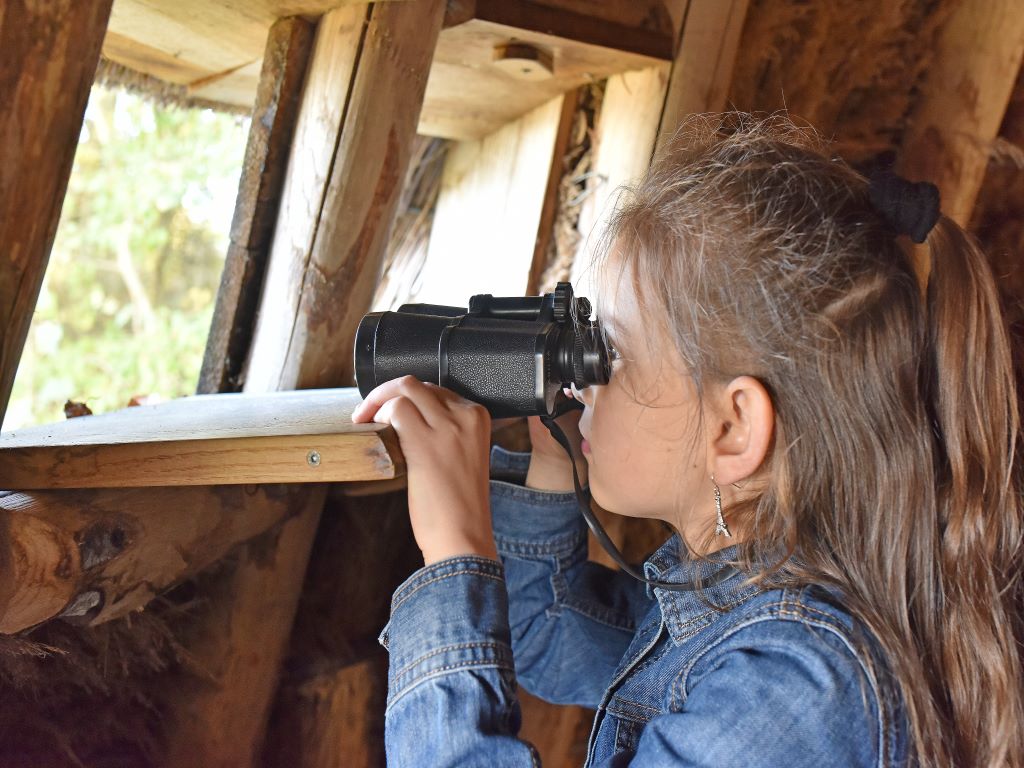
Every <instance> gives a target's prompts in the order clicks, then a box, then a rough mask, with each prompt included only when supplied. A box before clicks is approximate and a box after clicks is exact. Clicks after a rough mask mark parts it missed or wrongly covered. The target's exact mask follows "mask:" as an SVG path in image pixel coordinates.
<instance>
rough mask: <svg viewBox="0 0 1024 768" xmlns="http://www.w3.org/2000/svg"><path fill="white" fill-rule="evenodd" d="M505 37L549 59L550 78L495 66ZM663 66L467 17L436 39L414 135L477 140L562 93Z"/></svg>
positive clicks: (645, 57) (652, 58)
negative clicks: (529, 76) (519, 74)
mask: <svg viewBox="0 0 1024 768" xmlns="http://www.w3.org/2000/svg"><path fill="white" fill-rule="evenodd" d="M500 18H504V17H500ZM559 31H564V30H559ZM567 34H568V32H567ZM510 40H515V41H517V42H519V43H523V44H527V45H531V46H534V47H535V48H537V49H539V50H542V51H544V52H546V53H548V54H550V55H551V57H552V59H553V72H552V75H551V77H550V78H547V79H543V80H523V79H519V78H516V77H515V76H513V75H512V74H510V73H509V72H508V71H506V70H505V69H502V68H501V67H499V66H496V65H495V51H496V49H498V48H499V47H500V46H503V45H506V44H507V43H508V42H509V41H510ZM661 62H662V60H661V59H659V58H657V57H655V56H649V55H642V54H638V53H631V52H624V51H619V50H616V49H615V48H613V47H607V46H602V45H594V44H592V43H588V42H580V41H578V40H575V39H573V38H568V37H558V36H557V35H553V34H547V33H545V32H540V31H536V30H531V29H521V28H519V27H515V26H511V25H509V24H502V23H498V22H494V21H488V20H486V19H471V20H470V21H467V22H465V23H463V24H459V25H458V26H455V27H451V28H449V29H446V30H444V32H442V34H441V39H440V40H439V42H438V45H437V52H436V54H435V55H434V61H433V64H432V65H431V68H430V80H429V81H428V83H427V95H426V102H425V104H424V108H423V114H422V116H421V118H420V124H419V132H420V133H421V134H423V135H426V136H441V137H444V138H451V139H462V140H475V139H480V138H483V137H484V136H488V135H490V134H492V133H494V132H495V131H497V130H499V129H500V128H501V127H502V126H504V125H506V124H508V123H509V122H511V121H513V120H516V119H518V118H519V117H522V116H523V115H525V114H526V113H527V112H530V111H531V110H533V109H536V108H537V107H539V106H541V105H542V104H544V103H547V102H549V101H550V100H551V99H553V98H555V97H556V96H559V95H561V94H562V93H565V92H566V91H569V90H572V89H574V88H577V87H579V86H581V85H583V84H585V83H589V82H593V81H595V80H600V79H602V78H605V77H609V76H610V75H614V74H617V73H620V72H626V71H630V70H635V69H646V68H648V67H653V66H657V65H658V64H659V63H661Z"/></svg>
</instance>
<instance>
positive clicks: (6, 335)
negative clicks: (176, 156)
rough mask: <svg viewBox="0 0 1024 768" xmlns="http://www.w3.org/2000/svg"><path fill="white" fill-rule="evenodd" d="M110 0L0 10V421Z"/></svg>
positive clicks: (23, 3)
mask: <svg viewBox="0 0 1024 768" xmlns="http://www.w3.org/2000/svg"><path fill="white" fill-rule="evenodd" d="M110 5H111V0H96V1H95V2H89V3H79V2H73V1H72V0H60V1H59V2H50V3H39V2H34V1H33V0H10V2H6V3H4V7H3V11H2V12H0V104H2V105H3V108H2V109H0V243H2V244H3V253H4V258H3V259H2V260H0V421H3V415H4V413H5V412H6V410H7V403H8V400H9V399H10V396H11V388H12V387H13V385H14V374H15V372H16V371H17V369H18V361H19V360H20V359H21V351H22V348H23V347H24V345H25V338H26V336H27V335H28V329H29V324H30V322H31V319H32V312H33V310H34V309H35V305H36V299H37V298H38V296H39V289H40V287H41V286H42V283H43V275H44V274H45V272H46V263H47V261H48V260H49V258H50V248H51V247H52V246H53V238H54V235H55V234H56V232H57V222H58V220H59V219H60V210H61V206H62V205H63V202H64V193H65V191H66V190H67V184H68V177H69V176H70V174H71V164H72V160H73V159H74V156H75V148H76V147H77V146H78V134H79V132H80V131H81V129H82V117H83V115H84V114H85V105H86V102H87V101H88V98H89V88H90V86H91V85H92V80H93V76H94V74H95V72H96V65H97V63H98V62H99V56H100V45H101V43H102V40H103V33H104V30H105V29H106V26H107V19H108V17H109V15H110Z"/></svg>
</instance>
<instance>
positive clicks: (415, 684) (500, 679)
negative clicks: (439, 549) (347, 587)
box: [380, 556, 540, 768]
mask: <svg viewBox="0 0 1024 768" xmlns="http://www.w3.org/2000/svg"><path fill="white" fill-rule="evenodd" d="M502 571H503V569H502V566H501V564H500V563H498V562H497V561H495V560H491V559H490V558H485V557H470V556H466V557H453V558H448V559H447V560H441V561H439V562H437V563H433V564H431V565H429V566H426V567H424V568H421V569H420V570H418V571H416V572H415V573H413V575H412V576H410V577H409V578H408V579H407V580H406V581H405V583H403V584H402V585H401V586H400V587H399V588H398V589H397V590H396V591H395V594H394V597H393V598H392V602H391V620H390V621H389V622H388V625H387V626H386V627H385V628H384V631H383V632H382V633H381V638H380V640H381V644H383V645H384V646H385V647H386V648H387V649H388V652H389V655H390V660H389V667H388V701H387V709H386V714H385V718H384V747H385V751H386V755H387V764H388V766H389V768H401V767H402V766H410V767H411V768H418V766H423V765H431V766H438V768H445V767H447V766H452V767H454V766H483V765H486V766H488V768H526V767H527V766H539V765H540V759H539V757H538V756H537V752H536V750H535V749H534V748H533V746H532V745H530V744H528V743H527V742H525V741H521V740H519V739H517V738H516V734H517V733H518V732H519V727H520V724H521V719H520V710H519V703H518V701H517V699H516V696H515V690H516V679H515V672H514V667H513V663H512V649H511V646H510V643H509V633H508V603H507V598H506V592H505V582H504V579H503V578H502Z"/></svg>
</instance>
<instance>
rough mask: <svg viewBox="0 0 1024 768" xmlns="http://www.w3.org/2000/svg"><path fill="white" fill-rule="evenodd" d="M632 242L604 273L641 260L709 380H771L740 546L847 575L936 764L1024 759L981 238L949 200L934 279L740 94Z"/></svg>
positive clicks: (1004, 410) (630, 202)
mask: <svg viewBox="0 0 1024 768" xmlns="http://www.w3.org/2000/svg"><path fill="white" fill-rule="evenodd" d="M613 242H614V243H615V245H616V247H615V248H614V253H615V258H614V259H611V258H608V256H609V254H610V253H611V251H612V249H611V248H607V247H606V248H604V249H601V252H603V255H604V256H605V258H602V257H601V255H599V257H598V260H597V262H596V265H597V266H598V270H599V273H600V271H601V270H604V269H606V268H608V267H609V266H610V264H611V263H612V262H613V261H614V263H615V264H616V265H617V266H618V267H619V269H622V270H625V271H626V272H628V274H630V275H631V276H632V279H633V281H634V287H635V288H636V293H637V297H638V301H639V302H640V307H641V311H642V313H643V316H644V317H645V318H646V319H647V320H648V321H649V322H651V323H652V324H654V325H656V326H661V330H663V331H665V332H667V334H668V336H669V338H671V339H672V341H673V343H674V344H675V346H676V348H677V349H678V352H679V354H680V355H681V356H682V359H683V361H684V362H685V363H686V365H687V367H688V368H689V370H690V371H691V373H692V375H693V377H694V380H695V382H696V384H697V388H698V392H702V391H704V387H705V386H706V385H707V384H708V383H711V382H719V381H728V380H729V379H731V378H732V377H734V376H737V375H741V374H746V375H752V376H756V377H757V378H758V379H759V380H760V381H761V382H762V383H763V385H764V386H765V388H766V389H767V390H768V391H769V393H770V394H771V397H772V401H773V405H774V407H775V413H776V421H775V438H774V441H773V446H772V450H771V452H770V456H769V458H768V460H767V462H766V472H767V475H768V488H767V491H766V492H764V493H763V494H762V495H761V496H759V497H758V498H757V499H755V500H753V501H751V502H749V503H746V504H744V505H742V506H737V507H734V508H733V509H730V510H726V514H727V517H728V519H729V520H730V521H737V522H738V524H739V527H740V528H741V529H742V530H744V531H745V532H746V535H745V537H744V542H743V544H742V545H741V555H740V558H739V560H740V562H741V563H742V564H743V565H744V566H745V567H746V568H747V569H748V570H754V565H753V564H755V563H766V562H769V561H770V560H771V559H772V558H773V556H776V555H777V553H778V552H784V553H785V557H784V558H783V559H782V560H779V558H778V557H775V562H776V567H774V568H771V569H769V571H767V572H762V574H761V578H762V579H763V580H764V581H765V582H766V583H767V584H771V585H801V584H831V585H836V586H838V587H839V588H840V589H841V591H842V593H843V595H844V604H845V606H846V608H847V609H848V610H849V611H850V612H851V613H852V614H853V615H854V616H855V617H856V618H857V619H858V620H859V621H860V622H861V623H862V624H863V625H864V626H866V627H867V628H868V629H869V630H870V632H871V633H872V635H873V636H874V637H875V638H876V639H877V641H878V643H879V645H880V646H881V648H882V649H883V651H884V654H885V657H886V662H887V665H888V667H889V670H890V671H891V674H892V675H893V676H894V677H895V679H896V680H897V681H898V684H899V688H900V693H901V695H902V698H903V701H904V705H905V708H906V712H907V715H908V718H909V724H910V736H911V738H912V742H913V748H914V750H915V752H916V759H917V761H918V762H919V764H921V765H926V766H932V765H934V766H949V765H957V766H997V765H999V766H1002V765H1013V766H1018V765H1024V682H1022V676H1021V647H1022V646H1021V644H1022V642H1024V633H1022V630H1021V618H1020V617H1021V604H1022V599H1021V598H1022V594H1021V578H1020V569H1021V565H1022V558H1021V554H1022V552H1021V534H1022V519H1021V517H1022V508H1021V499H1020V493H1021V478H1020V470H1019V464H1020V462H1019V460H1018V456H1017V453H1016V448H1017V443H1018V439H1019V429H1018V426H1019V425H1018V412H1017V393H1016V390H1015V384H1014V375H1013V368H1012V365H1011V359H1010V347H1009V341H1008V335H1007V331H1006V328H1005V323H1004V320H1003V315H1002V312H1001V308H1000V303H999V297H998V294H997V291H996V286H995V282H994V279H993V276H992V273H991V271H990V269H989V266H988V264H987V262H986V260H985V258H984V256H983V254H982V253H981V252H980V250H979V249H978V247H977V246H976V245H975V244H974V242H973V241H972V240H971V239H970V238H969V237H968V236H967V235H966V234H965V233H964V232H963V231H962V230H961V229H960V228H959V227H958V226H957V225H956V224H955V223H954V222H952V221H951V220H949V219H948V218H945V217H942V218H941V219H940V220H939V222H938V224H937V225H936V226H935V228H934V229H933V230H932V232H931V234H930V235H929V237H928V240H927V245H926V249H927V254H926V255H927V256H929V257H930V270H929V272H930V275H929V276H928V277H927V282H926V283H924V282H922V278H921V277H919V275H918V272H917V271H915V265H914V259H913V253H912V252H911V250H910V248H909V247H908V246H907V245H905V244H903V243H902V242H901V241H900V238H897V237H896V236H895V235H894V234H893V233H892V232H891V231H890V230H888V228H887V225H886V223H885V222H884V220H883V219H882V218H881V216H880V214H879V213H878V212H877V211H876V210H875V209H874V208H872V206H871V204H870V201H869V198H868V182H867V180H866V179H865V178H864V177H863V176H861V175H860V174H858V173H857V172H855V171H854V170H852V169H851V168H850V167H849V166H848V165H846V164H845V163H844V162H842V161H840V160H838V159H835V158H833V157H830V156H829V155H828V150H827V148H826V147H825V146H824V145H823V144H822V143H821V142H820V140H819V139H818V138H817V137H816V136H815V135H814V133H813V132H812V131H810V130H807V129H803V128H798V127H796V126H795V125H794V124H793V123H791V122H790V121H789V120H788V119H787V118H784V117H780V116H772V117H770V118H766V119H759V118H754V117H752V116H750V115H743V114H735V113H732V114H727V115H711V116H708V115H705V116H700V117H697V118H694V119H692V120H690V121H688V122H687V123H686V124H684V125H683V126H682V128H681V129H680V131H679V133H678V134H677V135H676V137H675V139H674V140H673V141H672V142H671V143H670V144H669V145H668V146H667V148H666V149H665V150H664V151H663V152H662V153H661V154H660V156H659V157H658V158H656V160H655V163H654V164H653V166H652V168H651V170H650V171H649V173H648V174H647V176H646V177H645V178H644V179H643V180H642V181H641V182H640V183H639V185H638V186H637V187H636V188H634V189H632V190H629V191H627V193H626V194H625V195H624V197H622V198H621V199H620V201H619V204H618V206H617V207H616V211H615V212H614V214H613V216H612V221H611V224H610V227H609V229H608V230H607V232H606V235H605V243H606V244H610V243H613ZM599 253H600V252H599ZM626 272H623V274H625V273H626ZM923 286H925V287H923Z"/></svg>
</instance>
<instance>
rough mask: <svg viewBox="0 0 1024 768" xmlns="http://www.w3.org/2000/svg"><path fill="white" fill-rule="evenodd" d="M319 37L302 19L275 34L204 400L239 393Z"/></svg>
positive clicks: (206, 363)
mask: <svg viewBox="0 0 1024 768" xmlns="http://www.w3.org/2000/svg"><path fill="white" fill-rule="evenodd" d="M313 33H314V27H313V25H312V24H310V23H309V22H307V21H305V20H303V19H301V18H296V17H291V18H287V19H281V20H280V21H278V22H276V23H275V24H274V25H273V26H272V27H271V28H270V35H269V36H268V38H267V46H266V49H265V51H264V54H263V70H262V72H261V74H260V86H259V90H258V91H257V93H256V105H255V107H254V108H253V115H252V121H251V123H250V126H249V139H248V143H247V145H246V148H245V159H244V160H243V162H242V176H241V179H240V180H239V183H238V198H237V200H236V202H235V215H234V219H233V221H232V223H231V240H230V243H229V245H228V252H227V257H226V259H225V261H224V272H223V274H222V276H221V282H220V289H219V291H218V292H217V302H216V304H215V305H214V310H213V319H212V321H211V323H210V334H209V336H208V337H207V341H206V352H205V354H204V356H203V367H202V370H201V371H200V374H199V386H198V388H197V389H198V391H199V392H200V393H213V392H231V391H238V390H240V389H241V382H240V381H239V377H240V375H241V372H242V365H243V363H244V362H245V357H246V354H247V353H248V350H249V342H250V340H251V338H252V330H253V326H254V324H255V322H256V308H257V306H258V304H259V296H260V291H261V289H262V288H263V278H264V276H265V273H266V263H267V256H268V253H269V251H270V243H271V239H272V237H273V227H274V222H275V221H276V219H277V210H278V205H279V203H280V200H281V191H282V187H283V186H284V176H285V171H286V170H287V167H288V154H289V150H290V149H291V145H292V137H293V135H294V133H295V124H296V122H297V120H298V115H299V105H300V103H301V101H300V98H299V97H300V96H301V94H302V82H303V80H304V78H305V74H306V67H307V65H308V63H309V58H310V54H311V52H312V48H313Z"/></svg>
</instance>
